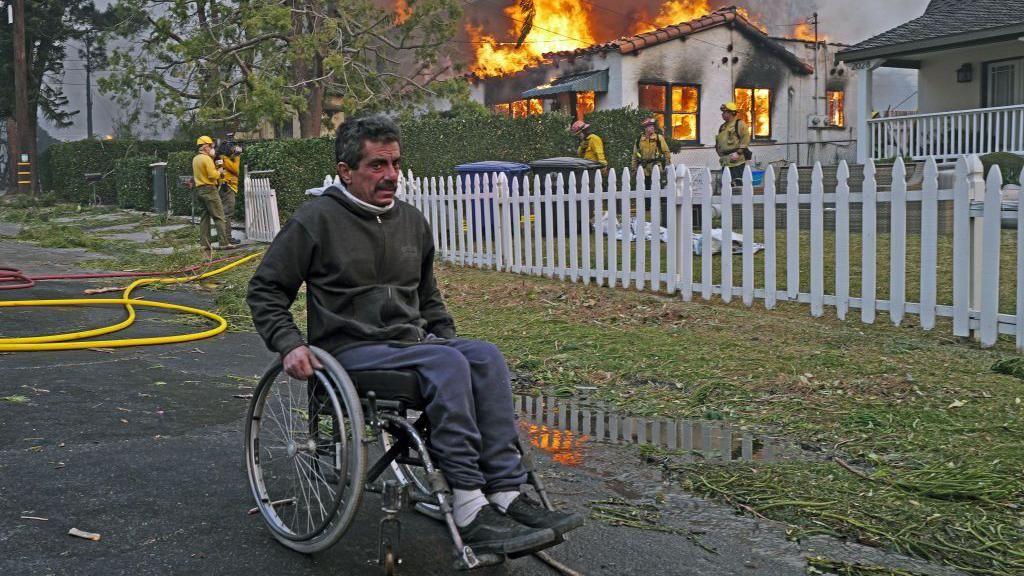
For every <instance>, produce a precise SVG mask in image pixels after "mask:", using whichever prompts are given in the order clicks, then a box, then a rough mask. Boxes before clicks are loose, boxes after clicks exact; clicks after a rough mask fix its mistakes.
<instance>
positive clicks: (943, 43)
mask: <svg viewBox="0 0 1024 576" xmlns="http://www.w3.org/2000/svg"><path fill="white" fill-rule="evenodd" d="M1022 36H1024V23H1021V24H1013V25H1011V26H1002V27H999V28H989V29H986V30H974V31H971V32H964V33H962V34H954V35H950V36H942V37H939V38H929V39H927V40H917V41H913V42H903V43H900V44H890V45H888V46H877V47H874V48H864V49H861V50H843V51H842V52H840V53H838V54H836V59H837V60H839V61H841V62H861V61H864V60H875V59H879V58H885V59H898V58H899V57H902V56H909V55H913V54H921V53H926V52H938V51H940V50H951V49H955V48H965V47H976V46H978V45H979V43H980V44H993V43H996V42H1005V41H1007V40H1016V39H1018V38H1021V37H1022Z"/></svg>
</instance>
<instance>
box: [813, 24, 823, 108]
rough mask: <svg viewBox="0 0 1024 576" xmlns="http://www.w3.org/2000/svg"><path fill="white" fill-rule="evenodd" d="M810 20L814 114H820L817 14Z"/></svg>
mask: <svg viewBox="0 0 1024 576" xmlns="http://www.w3.org/2000/svg"><path fill="white" fill-rule="evenodd" d="M811 19H812V20H813V21H814V114H815V116H817V115H818V114H820V113H821V105H820V104H819V102H820V101H821V98H820V96H819V94H818V90H819V88H818V59H819V58H818V13H817V12H815V13H814V15H813V16H811Z"/></svg>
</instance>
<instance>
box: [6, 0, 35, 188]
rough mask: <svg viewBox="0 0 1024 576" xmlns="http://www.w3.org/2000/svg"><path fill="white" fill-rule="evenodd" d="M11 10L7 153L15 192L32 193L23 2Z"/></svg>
mask: <svg viewBox="0 0 1024 576" xmlns="http://www.w3.org/2000/svg"><path fill="white" fill-rule="evenodd" d="M13 6H14V35H13V36H14V123H15V126H16V128H15V132H14V135H13V136H11V137H10V138H11V150H12V153H13V157H14V160H15V166H16V168H17V170H15V174H16V175H17V180H16V181H17V183H18V186H17V188H16V189H15V190H16V191H21V190H24V191H28V192H31V191H32V183H33V181H34V178H33V172H34V170H32V163H33V162H34V161H35V158H32V157H31V156H30V151H31V150H32V146H31V144H30V143H29V142H26V139H27V138H28V136H29V134H31V130H29V118H28V64H27V57H26V55H25V0H13Z"/></svg>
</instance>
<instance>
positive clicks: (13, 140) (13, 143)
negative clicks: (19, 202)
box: [6, 116, 18, 194]
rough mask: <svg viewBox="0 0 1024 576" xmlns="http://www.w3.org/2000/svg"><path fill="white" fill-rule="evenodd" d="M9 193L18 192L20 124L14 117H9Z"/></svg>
mask: <svg viewBox="0 0 1024 576" xmlns="http://www.w3.org/2000/svg"><path fill="white" fill-rule="evenodd" d="M6 120H7V122H6V123H7V191H8V192H9V193H11V194H14V193H15V192H17V191H18V160H17V158H18V154H17V148H18V145H17V142H18V123H17V121H15V120H14V117H13V116H8V117H7V119H6Z"/></svg>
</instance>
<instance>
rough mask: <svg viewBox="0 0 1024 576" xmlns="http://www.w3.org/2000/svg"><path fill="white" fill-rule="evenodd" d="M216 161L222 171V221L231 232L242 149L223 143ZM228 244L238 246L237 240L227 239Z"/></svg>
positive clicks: (232, 143)
mask: <svg viewBox="0 0 1024 576" xmlns="http://www.w3.org/2000/svg"><path fill="white" fill-rule="evenodd" d="M217 156H218V158H217V160H218V162H219V166H220V168H222V169H223V176H222V177H221V180H220V202H221V205H222V206H223V208H224V221H225V222H227V226H228V230H231V217H232V216H234V214H235V203H236V202H235V200H236V198H237V196H238V167H239V164H240V163H241V156H242V147H241V146H239V145H238V144H237V143H236V142H233V141H228V142H224V143H223V145H222V146H221V148H220V149H219V150H218V151H217ZM228 242H230V243H231V244H239V241H238V240H235V239H234V238H233V237H229V239H228Z"/></svg>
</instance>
